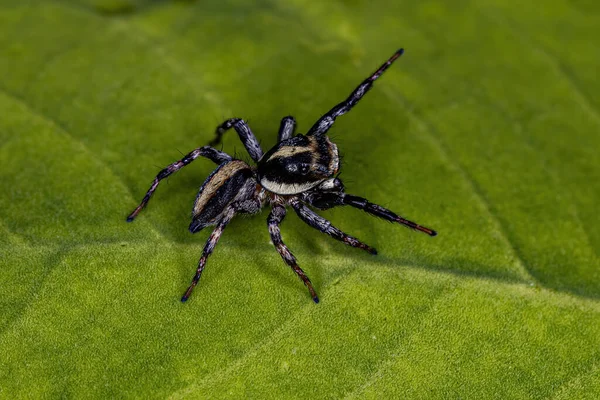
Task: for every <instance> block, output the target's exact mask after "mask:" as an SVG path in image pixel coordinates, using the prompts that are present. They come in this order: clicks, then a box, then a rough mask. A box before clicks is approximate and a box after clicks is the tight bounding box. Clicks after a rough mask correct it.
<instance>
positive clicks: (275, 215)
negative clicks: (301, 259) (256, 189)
mask: <svg viewBox="0 0 600 400" xmlns="http://www.w3.org/2000/svg"><path fill="white" fill-rule="evenodd" d="M285 214H286V210H285V207H284V206H282V205H280V204H275V205H273V208H272V209H271V212H270V213H269V217H268V219H267V224H268V226H269V234H270V235H271V241H272V242H273V245H275V248H276V249H277V252H279V255H281V258H283V261H285V263H286V264H287V265H289V266H290V267H291V268H292V270H293V271H294V272H295V273H296V275H298V277H299V278H300V279H302V282H304V285H306V287H307V288H308V291H309V292H310V295H311V296H312V298H313V301H314V302H315V303H318V302H319V297H318V296H317V293H316V292H315V289H314V288H313V286H312V283H311V282H310V279H308V276H306V274H305V273H304V271H303V270H302V268H300V267H299V266H298V262H297V261H296V257H294V255H293V254H292V252H291V251H290V250H289V249H288V247H287V246H286V245H285V243H283V240H282V239H281V230H280V229H279V224H281V222H282V221H283V219H284V218H285Z"/></svg>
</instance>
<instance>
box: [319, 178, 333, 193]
mask: <svg viewBox="0 0 600 400" xmlns="http://www.w3.org/2000/svg"><path fill="white" fill-rule="evenodd" d="M335 186H336V185H335V178H331V179H327V180H326V181H325V182H323V183H321V186H319V188H321V189H323V190H331V189H334V188H335Z"/></svg>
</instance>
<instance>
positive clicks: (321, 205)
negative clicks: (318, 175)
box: [301, 179, 437, 236]
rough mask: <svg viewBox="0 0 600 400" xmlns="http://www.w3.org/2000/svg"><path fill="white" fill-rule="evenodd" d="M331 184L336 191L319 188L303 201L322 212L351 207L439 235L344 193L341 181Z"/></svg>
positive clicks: (431, 234)
mask: <svg viewBox="0 0 600 400" xmlns="http://www.w3.org/2000/svg"><path fill="white" fill-rule="evenodd" d="M329 182H331V183H330V186H332V187H333V186H334V185H335V186H336V191H324V190H322V189H321V188H318V189H317V190H313V191H310V192H305V193H303V194H302V196H301V198H302V201H304V202H306V203H308V204H310V205H311V206H313V207H316V208H318V209H321V210H327V209H329V208H332V207H337V206H350V207H354V208H358V209H360V210H363V211H365V212H367V213H369V214H371V215H373V216H375V217H379V218H382V219H385V220H387V221H390V222H396V223H399V224H401V225H404V226H406V227H408V228H411V229H414V230H417V231H420V232H423V233H426V234H428V235H429V236H436V235H437V232H436V231H434V230H433V229H430V228H426V227H424V226H421V225H419V224H417V223H416V222H412V221H409V220H407V219H406V218H404V217H401V216H399V215H398V214H396V213H395V212H393V211H391V210H388V209H387V208H384V207H382V206H380V205H377V204H374V203H371V202H370V201H369V200H367V199H365V198H362V197H359V196H353V195H351V194H346V193H344V192H343V184H342V183H341V181H340V180H339V179H333V180H331V181H326V183H328V184H329ZM322 186H323V185H322Z"/></svg>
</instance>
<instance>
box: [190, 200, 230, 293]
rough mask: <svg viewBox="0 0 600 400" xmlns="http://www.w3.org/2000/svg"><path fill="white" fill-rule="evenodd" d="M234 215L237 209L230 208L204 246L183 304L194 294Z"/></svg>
mask: <svg viewBox="0 0 600 400" xmlns="http://www.w3.org/2000/svg"><path fill="white" fill-rule="evenodd" d="M234 215H235V208H233V207H229V208H228V209H227V210H226V211H225V212H224V213H223V218H221V221H219V223H218V224H217V226H216V228H215V229H214V230H213V231H212V233H211V234H210V236H209V237H208V240H207V241H206V244H205V245H204V250H203V251H202V256H201V257H200V260H199V261H198V269H197V270H196V275H194V278H193V279H192V284H191V285H190V286H189V287H188V288H187V290H186V291H185V293H184V295H183V297H181V302H182V303H185V302H186V301H187V299H188V298H189V297H190V294H192V291H193V290H194V288H195V287H196V285H197V284H198V281H199V280H200V276H201V275H202V271H204V266H205V265H206V260H207V259H208V256H210V255H211V253H212V252H213V250H214V249H215V246H216V245H217V242H218V241H219V239H220V238H221V235H222V234H223V230H224V229H225V227H226V226H227V224H229V222H231V220H232V219H233V217H234Z"/></svg>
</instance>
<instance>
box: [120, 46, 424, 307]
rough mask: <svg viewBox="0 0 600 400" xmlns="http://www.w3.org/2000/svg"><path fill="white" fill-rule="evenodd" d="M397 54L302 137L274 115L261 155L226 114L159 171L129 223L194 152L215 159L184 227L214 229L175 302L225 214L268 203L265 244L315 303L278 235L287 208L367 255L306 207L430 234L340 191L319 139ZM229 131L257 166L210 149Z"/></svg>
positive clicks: (334, 160) (333, 156)
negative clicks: (274, 136) (212, 134)
mask: <svg viewBox="0 0 600 400" xmlns="http://www.w3.org/2000/svg"><path fill="white" fill-rule="evenodd" d="M402 53H403V50H402V49H400V50H398V51H397V52H396V53H394V55H393V56H392V57H390V59H389V60H387V61H386V62H385V63H384V64H383V65H382V66H381V67H379V69H378V70H377V71H375V73H374V74H373V75H371V76H369V77H368V78H367V79H365V80H364V81H363V82H362V83H361V84H360V85H359V86H358V87H357V88H356V89H355V90H354V91H353V92H352V93H351V94H350V96H349V97H348V98H347V99H346V100H344V101H343V102H341V103H340V104H338V105H336V106H335V107H333V108H332V109H331V110H330V111H329V112H328V113H327V114H325V115H323V116H322V117H321V118H320V119H319V120H318V121H317V122H316V123H315V124H314V125H313V126H312V128H310V129H309V131H308V133H307V134H306V135H300V134H297V135H294V131H295V128H296V121H295V120H294V118H293V117H285V118H283V119H282V120H281V125H280V127H279V135H278V140H277V144H276V145H275V146H274V147H273V148H272V149H271V150H269V151H268V152H267V153H266V154H263V151H262V149H261V147H260V145H259V144H258V141H257V140H256V138H255V137H254V134H253V133H252V131H251V130H250V127H249V126H248V125H247V124H246V122H244V121H243V120H241V119H239V118H232V119H228V120H227V121H225V122H223V123H222V124H221V125H219V126H218V127H217V132H216V138H215V139H214V140H213V141H212V142H211V143H210V146H204V147H200V148H198V149H196V150H194V151H192V152H191V153H189V154H188V155H186V156H185V157H184V158H183V159H181V160H179V161H177V162H175V163H173V164H171V165H169V166H168V167H166V168H165V169H163V170H162V171H160V172H159V173H158V175H157V176H156V178H155V179H154V181H153V182H152V185H151V186H150V189H149V190H148V192H147V193H146V196H144V199H143V200H142V202H141V203H140V205H139V206H138V207H137V208H136V209H135V210H134V211H133V212H132V213H131V214H130V215H129V217H128V218H127V221H129V222H130V221H133V220H134V218H135V217H136V216H137V215H138V213H139V212H140V211H141V210H142V208H144V207H145V206H146V204H147V203H148V201H149V200H150V197H151V196H152V194H153V193H154V191H155V190H156V188H157V186H158V184H159V182H160V181H161V180H162V179H164V178H166V177H167V176H169V175H171V174H172V173H174V172H176V171H178V170H179V169H181V168H183V167H184V166H186V165H187V164H189V163H190V162H192V161H193V160H195V159H196V158H198V157H199V156H203V157H206V158H208V159H210V160H212V161H213V162H215V163H216V164H218V167H217V169H215V170H214V171H213V172H212V173H211V174H210V175H209V177H208V178H207V179H206V181H205V182H204V184H203V185H202V187H200V191H199V192H198V196H197V197H196V202H195V203H194V209H193V212H192V222H191V223H190V227H189V229H190V231H191V232H192V233H196V232H198V231H200V230H201V229H203V228H204V227H206V226H210V225H215V226H216V227H215V229H214V230H213V232H212V233H211V235H210V236H209V238H208V240H207V242H206V244H205V246H204V251H203V252H202V256H201V257H200V261H199V262H198V268H197V270H196V275H194V278H193V279H192V284H191V285H190V286H189V288H188V289H187V291H186V292H185V294H184V295H183V297H182V298H181V301H186V300H187V299H188V297H189V296H190V294H191V293H192V290H193V289H194V287H195V286H196V285H197V284H198V281H199V280H200V276H201V275H202V271H203V270H204V266H205V265H206V260H207V259H208V256H209V255H210V254H211V253H212V251H213V250H214V248H215V245H216V244H217V241H218V240H219V238H220V237H221V234H222V233H223V230H224V229H225V227H226V226H227V224H229V222H230V221H231V220H232V218H233V217H234V216H235V215H236V214H239V213H245V214H254V213H257V212H258V211H260V210H261V209H262V208H263V207H264V206H266V205H267V204H270V205H271V212H270V214H269V217H268V219H267V223H268V227H269V234H270V235H271V241H272V242H273V244H274V245H275V248H276V249H277V251H278V252H279V254H280V255H281V257H282V258H283V260H284V261H285V262H286V263H287V264H288V265H289V266H290V267H291V268H292V269H293V270H294V272H295V273H296V274H297V275H298V276H299V277H300V279H302V281H303V282H304V284H305V285H306V287H307V288H308V290H309V292H310V294H311V296H312V298H313V300H314V301H315V302H316V303H318V302H319V298H318V297H317V294H316V292H315V290H314V289H313V286H312V284H311V282H310V280H309V279H308V277H307V276H306V274H305V273H304V271H302V269H301V268H300V267H299V266H298V263H297V262H296V258H295V257H294V255H293V254H292V253H291V252H290V250H289V249H288V248H287V246H286V245H285V244H284V243H283V241H282V239H281V232H280V230H279V225H280V224H281V222H282V221H283V219H284V217H285V215H286V207H287V206H291V207H292V208H293V209H294V211H295V212H296V214H297V215H298V216H299V217H300V219H302V220H303V221H304V222H306V223H307V224H308V225H310V226H312V227H313V228H315V229H318V230H320V231H321V232H323V233H326V234H328V235H330V236H331V237H333V238H334V239H337V240H340V241H342V242H344V243H346V244H347V245H350V246H352V247H357V248H361V249H363V250H366V251H368V252H369V253H371V254H377V251H376V250H375V249H374V248H372V247H370V246H368V245H366V244H364V243H362V242H360V241H359V240H358V239H356V238H354V237H352V236H350V235H347V234H346V233H344V232H342V231H340V230H339V229H337V228H336V227H334V226H333V225H331V223H330V222H329V221H327V220H326V219H325V218H323V217H321V216H320V215H319V214H317V213H315V212H314V211H313V210H312V209H311V207H313V208H317V209H320V210H325V209H328V208H331V207H336V206H344V205H347V206H351V207H355V208H358V209H361V210H364V211H366V212H367V213H369V214H371V215H374V216H377V217H380V218H383V219H386V220H388V221H391V222H398V223H400V224H402V225H404V226H407V227H409V228H412V229H415V230H418V231H421V232H424V233H426V234H428V235H430V236H435V235H436V232H435V231H434V230H431V229H429V228H425V227H423V226H420V225H418V224H416V223H414V222H411V221H409V220H407V219H404V218H402V217H400V216H398V215H396V214H395V213H393V212H392V211H390V210H388V209H386V208H383V207H381V206H378V205H376V204H373V203H371V202H369V201H368V200H366V199H363V198H362V197H358V196H353V195H350V194H346V193H345V192H344V185H343V184H342V181H341V180H339V179H338V178H335V177H334V176H335V175H336V174H337V173H338V171H339V168H340V160H339V155H338V150H337V146H336V145H335V144H334V143H332V142H331V141H330V140H329V138H328V137H327V136H326V133H327V131H328V130H329V128H330V127H331V126H332V125H333V123H334V121H335V119H336V118H337V117H339V116H340V115H343V114H345V113H347V112H348V111H350V109H351V108H352V107H354V106H355V105H356V103H358V101H359V100H360V99H361V98H362V97H363V96H364V95H365V93H367V92H368V91H369V89H371V87H372V86H373V82H374V81H375V80H376V79H377V78H379V76H381V74H383V72H384V71H385V70H386V69H387V68H388V67H389V66H390V65H391V64H392V63H393V62H394V61H395V60H396V59H397V58H398V57H400V56H401V55H402ZM231 128H233V129H235V131H236V132H237V134H238V136H239V138H240V140H241V141H242V143H243V144H244V147H245V148H246V150H247V151H248V153H249V154H250V157H252V159H253V160H254V162H256V163H257V166H256V167H251V166H250V165H248V164H247V163H245V162H244V161H241V160H237V159H234V158H232V157H231V156H230V155H228V154H226V153H223V152H222V151H219V150H216V149H215V148H213V147H211V146H215V145H217V144H218V143H219V142H220V141H221V138H222V136H223V134H224V133H225V131H227V130H228V129H231Z"/></svg>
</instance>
